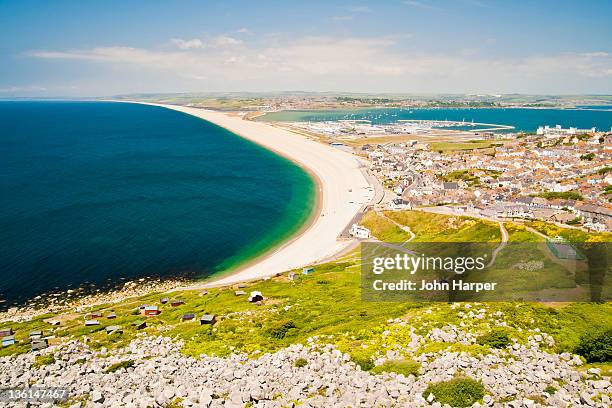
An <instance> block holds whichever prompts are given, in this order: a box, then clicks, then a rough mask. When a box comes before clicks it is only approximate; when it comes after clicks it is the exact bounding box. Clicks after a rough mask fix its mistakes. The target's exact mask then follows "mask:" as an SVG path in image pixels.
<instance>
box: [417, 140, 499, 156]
mask: <svg viewBox="0 0 612 408" xmlns="http://www.w3.org/2000/svg"><path fill="white" fill-rule="evenodd" d="M500 144H501V143H500V142H499V141H490V140H470V141H468V142H456V143H455V142H433V143H430V144H429V150H431V151H434V152H441V153H449V152H450V153H452V152H455V151H462V150H479V149H489V148H491V147H494V146H499V145H500Z"/></svg>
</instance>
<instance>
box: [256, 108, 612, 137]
mask: <svg viewBox="0 0 612 408" xmlns="http://www.w3.org/2000/svg"><path fill="white" fill-rule="evenodd" d="M590 108H596V109H587V107H582V108H581V109H518V108H517V109H501V108H471V109H470V108H419V109H408V108H390V109H355V110H336V111H283V112H274V113H269V114H267V115H265V116H261V117H260V118H259V120H264V121H325V120H339V119H367V120H371V121H372V123H374V124H385V123H392V122H395V121H397V120H410V119H420V120H451V121H463V120H465V121H468V122H472V121H474V122H479V123H493V124H498V125H508V126H514V127H515V128H516V130H522V131H526V132H533V131H535V130H536V129H537V128H538V126H544V125H550V126H554V125H562V126H563V127H569V126H574V127H578V128H581V129H582V128H584V129H590V128H592V127H596V128H597V129H599V130H602V131H609V130H610V127H612V108H610V107H609V106H608V107H590Z"/></svg>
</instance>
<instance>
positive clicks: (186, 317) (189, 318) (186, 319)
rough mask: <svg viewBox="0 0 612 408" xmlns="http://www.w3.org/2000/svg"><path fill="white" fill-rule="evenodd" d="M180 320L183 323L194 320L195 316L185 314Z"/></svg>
mask: <svg viewBox="0 0 612 408" xmlns="http://www.w3.org/2000/svg"><path fill="white" fill-rule="evenodd" d="M181 320H182V321H184V322H188V321H191V320H195V315H194V314H193V313H185V314H184V315H183V317H181Z"/></svg>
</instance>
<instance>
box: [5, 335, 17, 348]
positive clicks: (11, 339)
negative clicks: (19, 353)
mask: <svg viewBox="0 0 612 408" xmlns="http://www.w3.org/2000/svg"><path fill="white" fill-rule="evenodd" d="M13 344H15V336H13V335H10V336H4V337H2V347H7V346H12V345H13Z"/></svg>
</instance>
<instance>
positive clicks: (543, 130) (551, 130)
mask: <svg viewBox="0 0 612 408" xmlns="http://www.w3.org/2000/svg"><path fill="white" fill-rule="evenodd" d="M595 132H596V129H595V128H591V129H578V128H575V127H569V128H567V129H564V128H562V127H561V125H556V126H555V127H550V126H540V127H538V130H537V131H536V134H538V135H540V136H546V137H558V136H567V135H576V134H580V133H595Z"/></svg>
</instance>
